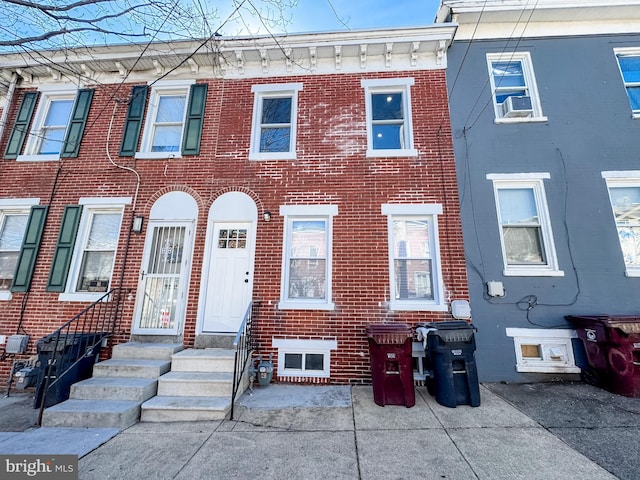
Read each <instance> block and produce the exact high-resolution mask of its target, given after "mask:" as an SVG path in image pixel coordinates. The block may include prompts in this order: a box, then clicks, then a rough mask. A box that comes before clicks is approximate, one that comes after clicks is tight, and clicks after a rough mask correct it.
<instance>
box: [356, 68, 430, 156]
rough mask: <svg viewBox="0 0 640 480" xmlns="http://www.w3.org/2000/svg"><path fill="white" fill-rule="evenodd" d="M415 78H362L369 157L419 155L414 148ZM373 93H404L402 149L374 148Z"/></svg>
mask: <svg viewBox="0 0 640 480" xmlns="http://www.w3.org/2000/svg"><path fill="white" fill-rule="evenodd" d="M414 83H415V81H414V79H413V78H411V77H409V78H388V79H371V80H361V81H360V85H361V86H362V88H364V101H365V103H364V105H365V112H366V116H367V119H366V122H367V157H417V156H418V150H416V149H415V148H414V139H413V122H412V117H413V114H412V110H411V86H412V85H413V84H414ZM372 93H402V94H403V95H402V100H403V102H404V104H403V106H404V115H405V119H404V126H405V132H404V137H405V147H406V148H402V149H391V150H374V148H373V128H372V125H373V123H372V106H371V94H372Z"/></svg>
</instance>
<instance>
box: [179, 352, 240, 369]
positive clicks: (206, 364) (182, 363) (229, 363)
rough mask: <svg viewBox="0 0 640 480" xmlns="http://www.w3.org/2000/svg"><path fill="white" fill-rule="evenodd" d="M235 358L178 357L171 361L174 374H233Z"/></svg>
mask: <svg viewBox="0 0 640 480" xmlns="http://www.w3.org/2000/svg"><path fill="white" fill-rule="evenodd" d="M233 366H234V360H233V358H216V357H196V358H193V357H176V356H174V357H173V359H172V361H171V370H172V371H173V372H233Z"/></svg>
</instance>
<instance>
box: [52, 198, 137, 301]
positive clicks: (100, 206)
mask: <svg viewBox="0 0 640 480" xmlns="http://www.w3.org/2000/svg"><path fill="white" fill-rule="evenodd" d="M130 203H131V197H105V198H80V200H79V202H78V204H79V205H82V206H83V208H82V216H81V218H80V225H79V226H78V234H77V236H76V241H75V246H74V248H73V255H72V257H71V265H70V268H69V274H68V276H67V282H66V286H65V291H64V292H63V293H61V294H60V295H59V296H58V300H59V301H62V302H95V301H96V300H99V299H100V297H102V296H104V294H105V292H77V291H76V285H77V283H78V275H80V268H81V267H82V258H83V254H84V251H85V248H84V247H85V243H86V241H87V237H88V235H89V231H90V229H91V225H92V219H93V215H94V214H95V213H104V212H109V213H120V226H119V228H118V234H120V233H121V232H122V221H123V217H124V209H125V206H126V205H129V204H130ZM118 244H119V242H116V248H115V250H114V253H113V264H112V265H111V278H110V286H111V281H112V279H113V273H114V266H115V260H116V257H117V256H118Z"/></svg>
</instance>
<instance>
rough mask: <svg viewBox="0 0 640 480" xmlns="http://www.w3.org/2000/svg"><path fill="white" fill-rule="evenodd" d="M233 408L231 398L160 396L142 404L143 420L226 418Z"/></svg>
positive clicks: (190, 420)
mask: <svg viewBox="0 0 640 480" xmlns="http://www.w3.org/2000/svg"><path fill="white" fill-rule="evenodd" d="M230 410H231V398H230V397H229V396H226V397H179V396H158V397H153V398H151V399H149V400H147V401H146V402H144V403H143V404H142V411H141V413H140V420H141V421H143V422H195V421H206V420H224V419H225V418H227V416H228V414H229V411H230Z"/></svg>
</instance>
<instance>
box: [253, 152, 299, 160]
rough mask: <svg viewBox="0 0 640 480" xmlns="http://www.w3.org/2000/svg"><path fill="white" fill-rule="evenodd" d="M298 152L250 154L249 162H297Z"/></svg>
mask: <svg viewBox="0 0 640 480" xmlns="http://www.w3.org/2000/svg"><path fill="white" fill-rule="evenodd" d="M296 158H297V155H296V152H273V153H260V152H251V153H249V160H295V159H296Z"/></svg>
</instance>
